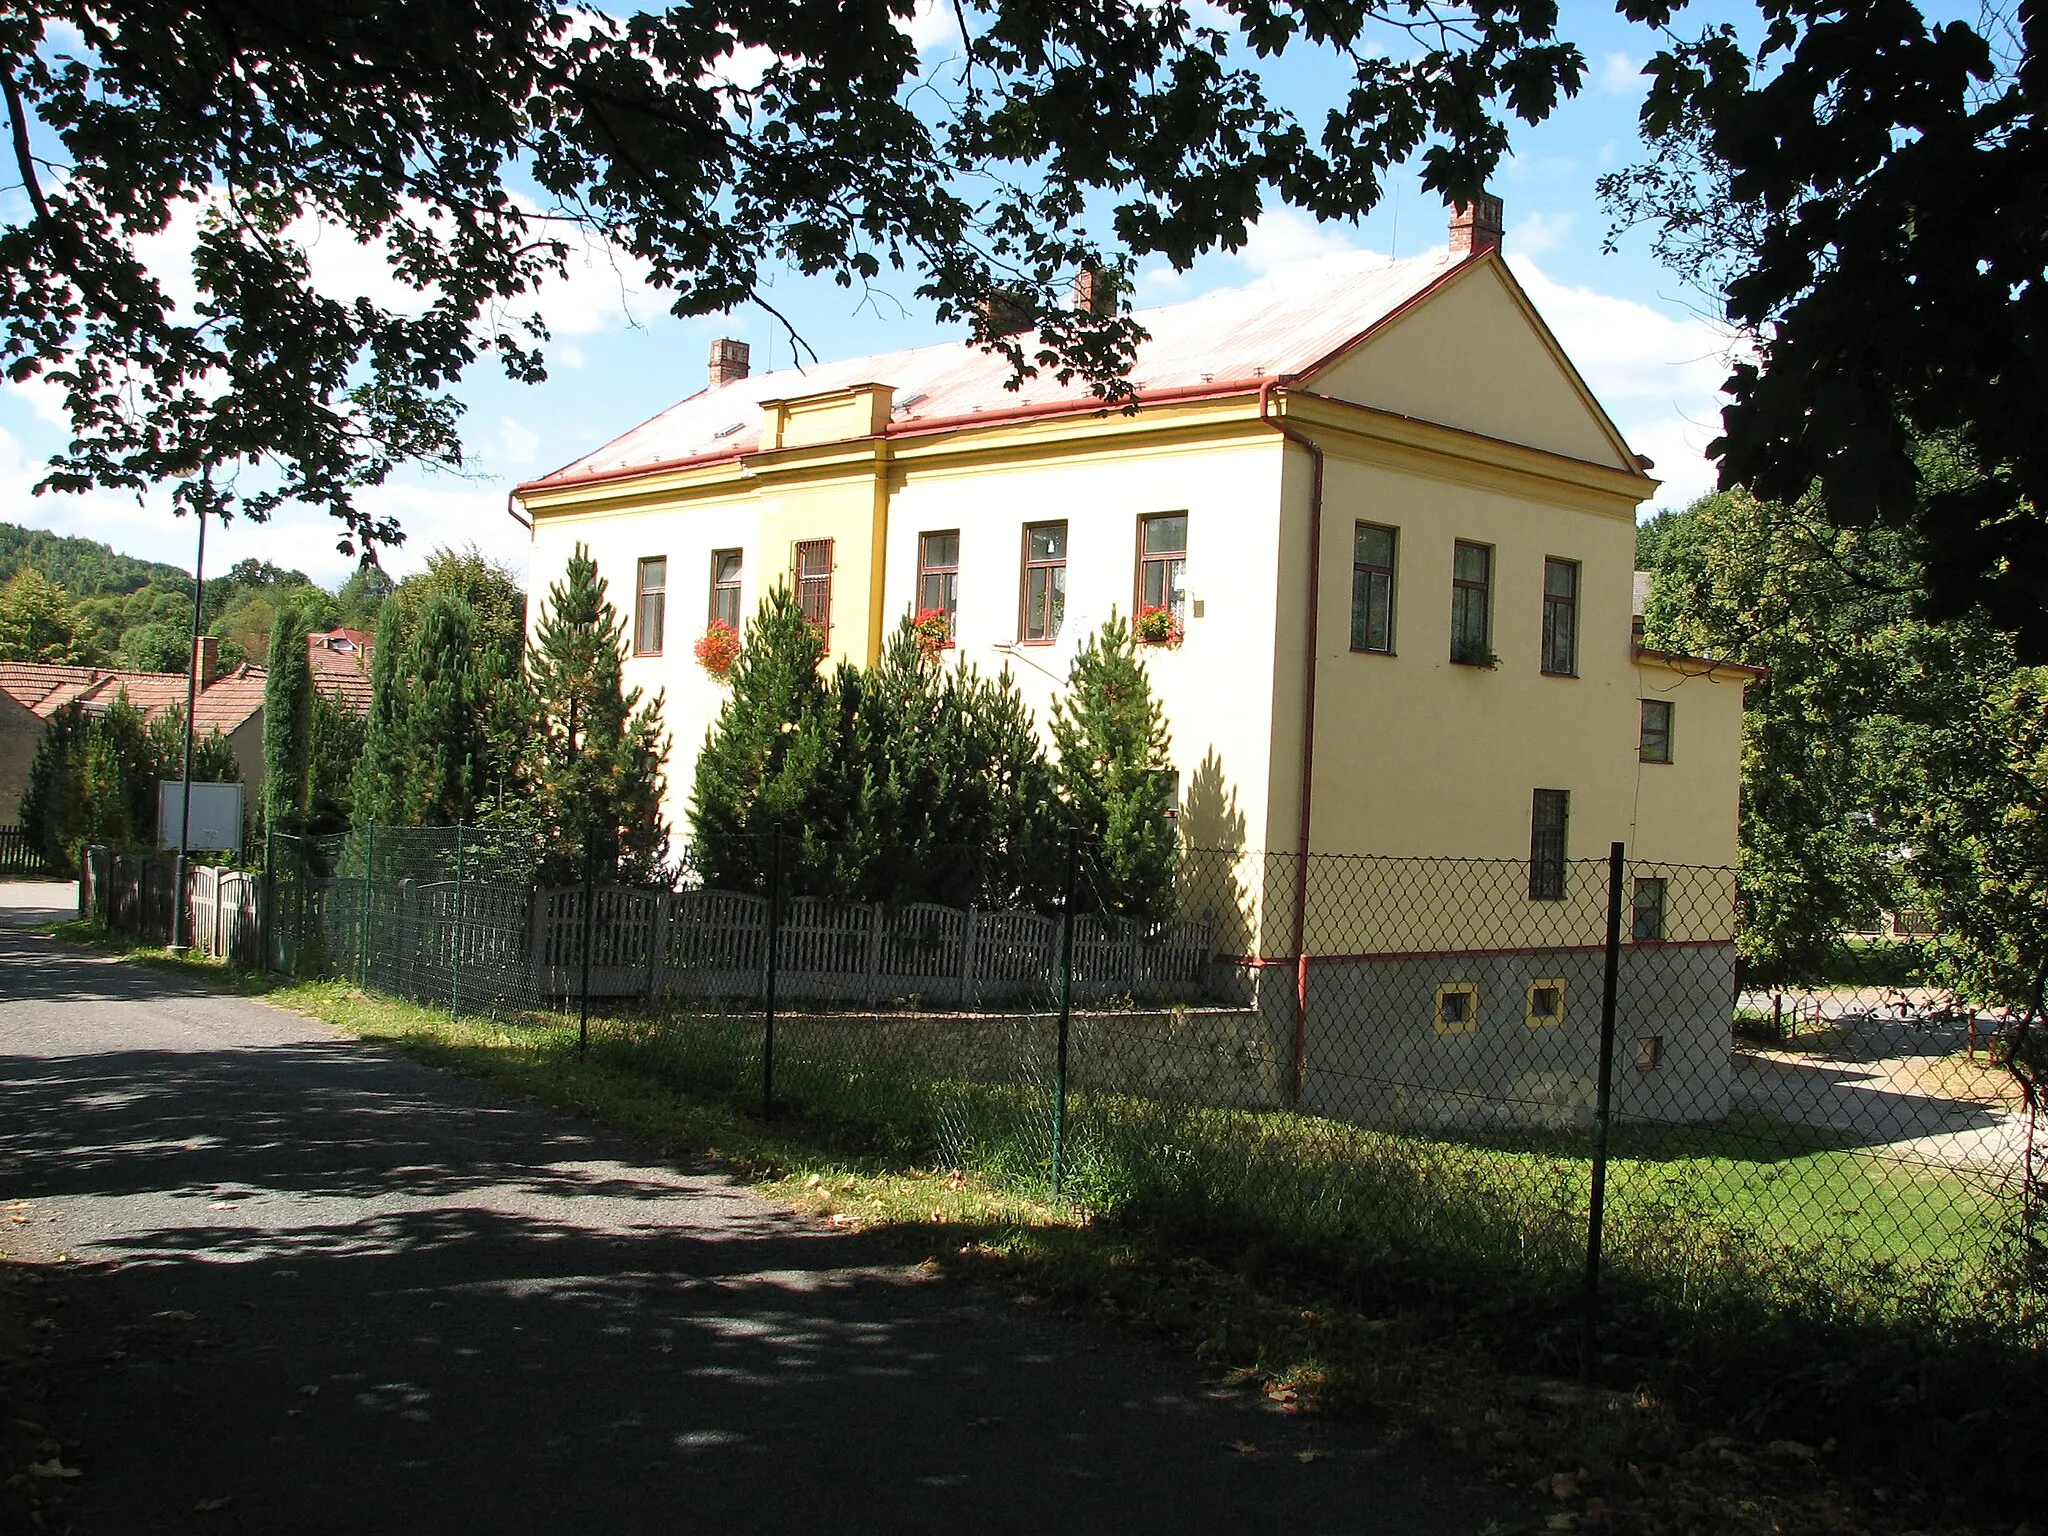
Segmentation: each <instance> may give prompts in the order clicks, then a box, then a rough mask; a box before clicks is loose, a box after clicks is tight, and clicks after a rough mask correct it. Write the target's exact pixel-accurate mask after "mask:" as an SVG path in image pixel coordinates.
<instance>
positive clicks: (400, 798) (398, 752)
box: [349, 603, 410, 827]
mask: <svg viewBox="0 0 2048 1536" xmlns="http://www.w3.org/2000/svg"><path fill="white" fill-rule="evenodd" d="M402 624H403V616H402V614H401V612H400V609H399V605H398V604H396V603H386V604H385V605H384V607H383V608H382V610H380V611H379V613H378V615H377V642H376V646H375V648H374V649H373V650H372V651H371V653H370V710H369V713H368V714H367V715H366V716H365V717H364V719H363V750H362V756H361V757H359V758H358V759H357V760H356V765H355V771H354V773H352V774H351V775H350V778H349V801H350V805H349V813H350V819H351V820H352V821H353V822H354V823H355V825H357V826H359V827H366V826H386V825H389V824H391V823H392V822H394V821H395V820H396V819H397V814H398V806H399V805H400V804H402V803H403V802H404V800H405V797H406V787H405V767H406V753H405V742H406V704H407V701H408V699H409V698H410V692H409V690H408V688H407V687H406V685H404V684H403V683H401V682H400V680H399V677H400V674H399V666H398V664H399V660H400V653H401V652H402V651H403V650H404V649H405V646H404V642H403V641H402V639H401V638H400V636H401V633H402V629H401V626H402Z"/></svg>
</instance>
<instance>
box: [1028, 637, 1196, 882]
mask: <svg viewBox="0 0 2048 1536" xmlns="http://www.w3.org/2000/svg"><path fill="white" fill-rule="evenodd" d="M1052 739H1053V746H1054V748H1055V749H1056V751H1057V753H1058V764H1057V767H1056V769H1055V780H1056V784H1057V788H1058V791H1059V794H1060V797H1061V798H1062V799H1063V800H1064V801H1065V802H1066V806H1067V814H1068V816H1069V818H1070V820H1071V823H1072V825H1073V828H1074V831H1075V833H1076V835H1077V836H1079V837H1080V838H1081V840H1082V841H1083V843H1084V844H1085V845H1086V847H1087V849H1088V854H1087V867H1088V871H1089V876H1090V878H1089V882H1088V883H1089V889H1088V890H1087V891H1085V892H1083V893H1082V896H1083V898H1084V899H1088V900H1092V901H1093V902H1094V903H1096V904H1098V905H1100V906H1101V907H1102V908H1103V909H1104V910H1107V911H1111V912H1116V913H1119V914H1122V915H1124V916H1127V917H1146V918H1159V917H1165V916H1167V915H1168V914H1169V913H1171V912H1172V910H1173V901H1174V893H1173V880H1174V872H1175V868H1176V866H1177V864H1178V862H1179V844H1178V841H1177V839H1176V836H1175V827H1174V823H1173V821H1172V820H1171V819H1170V818H1169V817H1168V815H1167V813H1168V812H1169V811H1171V810H1172V809H1173V794H1172V790H1171V788H1170V786H1169V780H1168V777H1167V775H1168V773H1169V771H1170V767H1171V764H1170V759H1169V757H1168V753H1169V752H1170V751H1171V749H1172V743H1171V742H1170V740H1169V739H1168V737H1167V734H1166V716H1165V713H1164V711H1162V710H1161V709H1160V707H1159V703H1158V701H1157V700H1156V699H1154V698H1153V697H1152V682H1151V678H1150V676H1149V675H1148V674H1147V673H1146V671H1145V663H1144V662H1143V661H1141V660H1140V659H1139V657H1138V651H1137V647H1136V645H1135V644H1133V643H1132V640H1131V632H1130V629H1129V627H1128V626H1127V625H1126V624H1125V623H1124V621H1123V620H1122V619H1121V618H1120V617H1118V616H1117V615H1115V614H1114V613H1112V614H1111V615H1110V617H1109V620H1108V622H1107V623H1105V624H1104V625H1103V626H1102V628H1101V630H1100V631H1099V632H1098V633H1096V634H1093V635H1091V636H1089V637H1088V643H1087V645H1085V646H1084V647H1083V648H1082V649H1081V652H1080V654H1078V655H1077V656H1075V658H1074V664H1073V666H1072V668H1071V669H1070V670H1069V671H1068V673H1067V691H1066V693H1065V695H1064V696H1063V697H1062V698H1061V699H1060V700H1059V701H1058V702H1057V703H1056V704H1054V706H1053V712H1052Z"/></svg>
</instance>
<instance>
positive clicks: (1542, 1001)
mask: <svg viewBox="0 0 2048 1536" xmlns="http://www.w3.org/2000/svg"><path fill="white" fill-rule="evenodd" d="M1523 1017H1524V1018H1525V1019H1526V1020H1527V1021H1528V1025H1529V1027H1530V1028H1531V1029H1547V1028H1549V1027H1550V1026H1551V1025H1553V1024H1562V1023H1563V1022H1564V978H1563V977H1562V976H1551V977H1545V978H1544V979H1542V980H1540V981H1532V982H1530V983H1529V1002H1528V1008H1527V1010H1526V1011H1525V1013H1524V1015H1523Z"/></svg>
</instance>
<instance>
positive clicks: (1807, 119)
mask: <svg viewBox="0 0 2048 1536" xmlns="http://www.w3.org/2000/svg"><path fill="white" fill-rule="evenodd" d="M1621 8H1622V10H1623V11H1624V12H1625V13H1627V14H1630V15H1633V16H1635V17H1637V18H1639V19H1642V20H1646V21H1649V22H1652V23H1654V24H1657V25H1659V26H1668V25H1670V24H1672V23H1673V21H1674V13H1675V12H1677V11H1678V10H1680V9H1681V7H1680V6H1676V5H1673V4H1670V3H1667V0H1624V3H1623V4H1622V7H1621ZM1759 10H1760V11H1761V12H1762V20H1763V23H1764V27H1763V31H1762V33H1761V35H1760V37H1759V38H1758V39H1757V40H1756V41H1755V43H1754V45H1750V44H1748V43H1746V42H1745V39H1744V37H1743V34H1741V33H1740V32H1739V31H1738V29H1737V28H1735V27H1734V26H1730V25H1716V26H1713V27H1710V28H1708V29H1706V30H1704V31H1703V32H1701V33H1700V34H1699V35H1698V36H1697V37H1696V38H1693V39H1691V40H1690V41H1684V40H1681V41H1676V42H1674V43H1673V44H1672V45H1671V46H1669V47H1667V48H1666V49H1665V50H1664V51H1662V52H1660V53H1659V54H1658V55H1657V56H1656V57H1654V58H1653V59H1652V60H1651V61H1650V63H1649V66H1648V68H1647V69H1646V70H1645V73H1646V74H1648V75H1649V76H1650V77H1651V80H1652V84H1651V89H1650V93H1649V97H1648V99H1647V101H1646V103H1645V106H1644V108H1643V125H1644V129H1645V131H1646V135H1647V137H1648V138H1649V141H1650V148H1651V149H1652V151H1653V154H1652V155H1651V156H1650V158H1649V159H1647V160H1646V161H1645V162H1644V163H1643V164H1641V165H1639V166H1637V167H1635V168H1634V169H1633V170H1631V171H1628V172H1625V173H1620V174H1617V175H1615V176H1611V177H1608V178H1606V179H1605V180H1604V181H1603V184H1602V190H1603V192H1604V193H1605V195H1606V196H1607V197H1608V199H1609V202H1610V206H1611V207H1612V208H1613V210H1614V212H1615V214H1616V218H1617V222H1618V223H1619V224H1622V225H1634V224H1648V225H1650V226H1652V227H1653V228H1654V229H1655V231H1656V238H1657V248H1658V250H1659V251H1660V253H1661V254H1663V255H1664V256H1665V257H1666V258H1667V259H1668V260H1669V261H1670V263H1671V265H1672V266H1673V267H1674V269H1675V270H1677V271H1679V272H1681V273H1683V274H1686V275H1687V276H1689V277H1692V278H1694V279H1696V280H1697V281H1699V282H1700V284H1701V285H1702V286H1703V287H1704V288H1705V289H1706V290H1707V291H1708V293H1709V294H1710V295H1711V296H1712V301H1713V302H1714V303H1716V304H1717V305H1725V313H1726V315H1727V317H1728V318H1729V320H1730V321H1732V322H1733V324H1734V325H1735V326H1736V327H1738V328H1739V329H1740V330H1741V331H1742V332H1743V333H1745V334H1746V337H1747V340H1748V343H1749V346H1750V347H1751V348H1752V349H1753V350H1751V351H1750V352H1749V353H1748V355H1746V356H1745V357H1743V358H1742V360H1740V361H1739V362H1738V363H1737V365H1736V366H1735V368H1734V371H1733V374H1732V376H1731V378H1730V380H1729V389H1730V392H1731V394H1732V396H1733V400H1732V403H1731V404H1730V406H1729V407H1728V409H1727V411H1726V413H1725V417H1724V435H1723V436H1722V437H1721V439H1720V440H1719V441H1718V443H1717V444H1716V445H1715V448H1714V450H1713V451H1714V452H1716V453H1718V454H1719V456H1720V460H1721V475H1722V484H1723V485H1724V486H1744V487H1747V488H1748V489H1750V490H1752V491H1754V493H1755V494H1756V495H1757V496H1759V497H1760V498H1763V499H1764V500H1766V501H1774V502H1779V503H1784V504H1788V505H1789V504H1793V503H1799V502H1802V501H1803V500H1804V499H1805V498H1806V497H1807V494H1808V491H1809V489H1810V488H1811V487H1814V486H1816V485H1817V486H1818V488H1819V491H1820V493H1821V494H1820V498H1819V501H1818V503H1816V505H1818V506H1819V507H1820V508H1821V509H1823V513H1824V515H1825V516H1826V517H1827V518H1828V519H1829V520H1830V521H1832V522H1833V523H1834V524H1835V525H1836V526H1837V527H1840V528H1844V529H1849V530H1873V531H1880V532H1881V531H1884V530H1890V531H1894V532H1903V533H1906V534H1908V535H1909V536H1910V539H1911V542H1912V543H1913V545H1914V550H1913V554H1914V558H1915V560H1916V562H1917V564H1918V567H1919V575H1918V578H1917V579H1918V581H1919V583H1920V592H1919V604H1918V605H1919V608H1920V611H1921V612H1923V613H1924V614H1925V615H1927V616H1929V617H1932V618H1936V619H1940V618H1949V617H1955V616H1959V615H1962V614H1965V613H1975V614H1978V615H1980V616H1982V617H1984V618H1986V619H1988V620H1989V622H1991V623H1992V624H1994V625H1995V626H1997V627H1999V628H2001V629H2004V630H2006V631H2009V632H2011V633H2012V634H2013V635H2014V636H2015V639H2016V642H2017V644H2018V646H2019V648H2020V654H2021V655H2022V657H2023V658H2025V659H2029V660H2035V661H2039V660H2043V659H2048V220H2044V218H2043V216H2042V209H2043V207H2044V204H2048V121H2044V117H2043V113H2044V109H2048V57H2044V52H2043V50H2044V45H2048V12H2044V11H2043V9H2042V8H2041V7H2040V6H2039V5H2033V4H2027V5H2021V6H2018V7H2004V6H1987V7H1985V8H1983V10H1982V11H1981V12H1980V13H1979V14H1978V15H1977V16H1976V18H1975V19H1974V20H1972V21H1964V20H1944V19H1930V18H1929V17H1927V16H1926V15H1925V14H1924V13H1923V11H1922V9H1921V8H1920V7H1919V6H1917V5H1915V4H1912V3H1910V0H1881V3H1880V0H1853V3H1844V4H1827V5H1819V4H1813V3H1810V0H1760V4H1759ZM1673 35H1675V34H1673ZM1937 438H1939V439H1946V440H1948V441H1950V442H1951V443H1952V444H1953V445H1954V446H1955V447H1956V449H1957V451H1958V452H1959V453H1960V454H1961V456H1962V457H1963V458H1964V459H1966V460H1967V461H1968V462H1969V463H1970V464H1971V465H1973V466H1974V468H1975V471H1976V472H1975V473H1971V474H1967V475H1960V476H1947V477H1940V478H1935V479H1930V478H1929V477H1928V476H1927V475H1926V474H1925V473H1924V468H1925V464H1924V459H1923V457H1922V455H1921V453H1920V447H1921V445H1922V444H1924V443H1925V442H1927V441H1929V440H1931V439H1937Z"/></svg>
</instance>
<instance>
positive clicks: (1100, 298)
mask: <svg viewBox="0 0 2048 1536" xmlns="http://www.w3.org/2000/svg"><path fill="white" fill-rule="evenodd" d="M1074 308H1075V309H1076V310H1077V311H1079V312H1080V313H1081V314H1084V315H1112V314H1115V313H1116V279H1115V278H1113V277H1111V276H1110V274H1109V273H1107V272H1105V271H1103V270H1102V268H1100V267H1083V268H1082V269H1081V270H1080V271H1079V272H1076V273H1075V274H1074Z"/></svg>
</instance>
